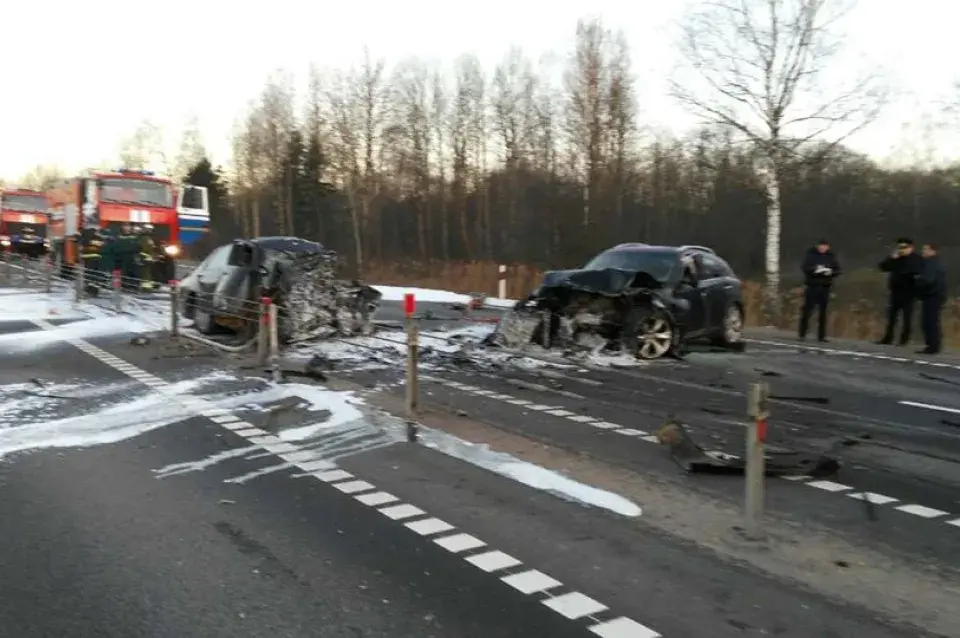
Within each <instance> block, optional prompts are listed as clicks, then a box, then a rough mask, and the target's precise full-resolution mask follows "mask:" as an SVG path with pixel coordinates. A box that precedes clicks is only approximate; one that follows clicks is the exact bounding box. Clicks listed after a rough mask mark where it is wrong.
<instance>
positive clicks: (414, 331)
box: [403, 292, 420, 419]
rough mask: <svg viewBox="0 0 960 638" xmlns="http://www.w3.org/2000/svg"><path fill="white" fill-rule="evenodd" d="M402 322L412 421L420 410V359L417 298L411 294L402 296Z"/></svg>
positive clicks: (409, 413)
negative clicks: (405, 334) (416, 315)
mask: <svg viewBox="0 0 960 638" xmlns="http://www.w3.org/2000/svg"><path fill="white" fill-rule="evenodd" d="M403 310H404V315H405V316H404V321H405V323H406V329H407V418H409V419H414V418H416V416H417V411H418V410H419V408H420V379H419V376H418V370H417V363H418V361H419V359H420V356H419V350H420V336H419V330H418V326H417V322H416V319H414V317H413V315H414V313H415V312H416V310H417V298H416V297H415V296H414V295H413V293H409V292H408V293H407V294H405V295H404V296H403Z"/></svg>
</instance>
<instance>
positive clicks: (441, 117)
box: [430, 69, 450, 259]
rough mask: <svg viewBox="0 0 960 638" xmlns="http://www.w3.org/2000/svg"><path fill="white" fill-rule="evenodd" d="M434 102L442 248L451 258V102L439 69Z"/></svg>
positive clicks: (432, 121) (446, 255)
mask: <svg viewBox="0 0 960 638" xmlns="http://www.w3.org/2000/svg"><path fill="white" fill-rule="evenodd" d="M432 97H433V102H432V104H431V113H430V119H431V124H432V128H433V143H432V144H431V148H433V149H434V150H433V155H434V157H433V160H432V163H433V166H434V167H435V169H436V170H435V173H436V176H437V178H438V179H437V187H438V189H439V192H438V201H439V204H440V210H439V217H440V250H441V254H442V255H443V258H444V259H450V218H449V217H448V214H447V153H446V151H447V145H446V141H447V136H446V126H447V116H448V115H449V111H450V102H449V100H448V97H447V87H446V85H445V84H444V77H443V74H442V73H441V72H440V70H439V69H435V70H434V73H433V96H432Z"/></svg>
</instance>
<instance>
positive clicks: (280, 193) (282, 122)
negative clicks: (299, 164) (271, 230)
mask: <svg viewBox="0 0 960 638" xmlns="http://www.w3.org/2000/svg"><path fill="white" fill-rule="evenodd" d="M293 102H294V89H293V79H292V77H291V76H290V75H289V74H286V73H283V74H275V75H274V76H273V77H271V78H270V80H269V81H268V82H267V85H266V86H265V87H264V89H263V92H262V93H261V95H260V104H259V107H258V108H259V111H260V114H259V117H260V119H259V127H257V128H258V132H259V140H258V141H259V150H260V151H261V152H262V153H263V155H264V160H265V161H266V163H267V171H268V173H269V177H268V179H269V182H270V186H271V187H272V190H273V195H274V206H275V211H274V212H275V214H276V221H277V225H278V230H279V233H280V234H281V235H286V234H290V235H292V234H294V232H295V231H294V228H293V202H292V201H291V200H292V197H291V191H292V182H293V176H292V174H291V171H292V169H291V167H290V166H289V164H290V162H289V161H288V160H289V149H290V137H291V135H292V134H293V131H294V130H295V129H296V126H297V121H296V117H295V115H294V105H293Z"/></svg>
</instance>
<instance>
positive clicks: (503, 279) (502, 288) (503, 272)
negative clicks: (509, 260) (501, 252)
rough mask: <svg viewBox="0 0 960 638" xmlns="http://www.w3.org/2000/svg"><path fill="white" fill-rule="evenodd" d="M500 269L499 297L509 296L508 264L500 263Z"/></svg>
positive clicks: (498, 281) (498, 280)
mask: <svg viewBox="0 0 960 638" xmlns="http://www.w3.org/2000/svg"><path fill="white" fill-rule="evenodd" d="M497 270H498V271H499V277H498V279H497V297H499V298H500V299H506V298H507V265H506V264H500V267H499V268H498V269H497Z"/></svg>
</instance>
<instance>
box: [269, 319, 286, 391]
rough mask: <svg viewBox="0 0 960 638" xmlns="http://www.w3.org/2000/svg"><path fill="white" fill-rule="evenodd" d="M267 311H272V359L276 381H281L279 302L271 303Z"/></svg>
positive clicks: (272, 369)
mask: <svg viewBox="0 0 960 638" xmlns="http://www.w3.org/2000/svg"><path fill="white" fill-rule="evenodd" d="M267 311H268V312H269V313H270V361H271V364H272V365H271V366H270V367H271V372H272V376H273V381H274V383H280V381H281V380H282V379H281V375H280V330H279V327H278V326H277V317H278V315H279V312H278V311H277V304H275V303H271V304H270V305H269V306H268V308H267Z"/></svg>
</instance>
